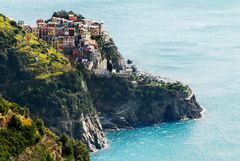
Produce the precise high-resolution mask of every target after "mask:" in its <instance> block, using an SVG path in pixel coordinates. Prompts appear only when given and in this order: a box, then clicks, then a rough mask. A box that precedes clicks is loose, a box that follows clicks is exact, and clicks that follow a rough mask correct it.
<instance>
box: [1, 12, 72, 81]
mask: <svg viewBox="0 0 240 161" xmlns="http://www.w3.org/2000/svg"><path fill="white" fill-rule="evenodd" d="M0 40H1V42H0V49H1V50H3V51H4V50H5V51H6V50H11V49H12V50H14V51H17V53H18V54H24V56H26V57H27V59H28V61H27V63H26V64H25V66H24V67H25V68H24V70H26V71H29V72H32V73H33V75H34V77H35V78H36V79H46V78H48V77H50V76H56V75H60V74H62V73H64V72H67V71H70V70H71V64H70V62H69V60H68V59H67V58H65V57H64V56H63V55H62V54H61V53H58V52H56V50H55V49H53V48H52V47H50V46H49V45H47V43H46V42H44V41H42V40H40V39H38V38H37V37H36V36H35V35H33V34H31V33H26V32H25V31H23V30H22V29H21V28H20V27H18V26H17V25H16V23H15V22H14V21H11V20H10V19H9V18H6V17H5V16H3V15H0ZM6 44H11V45H10V46H6ZM37 59H38V60H37Z"/></svg>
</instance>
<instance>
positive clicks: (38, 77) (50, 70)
mask: <svg viewBox="0 0 240 161" xmlns="http://www.w3.org/2000/svg"><path fill="white" fill-rule="evenodd" d="M81 71H82V69H79V70H78V69H77V68H76V67H75V66H74V65H73V64H71V62H70V60H69V59H68V58H66V57H64V56H63V55H62V54H61V53H58V52H56V51H55V50H54V49H53V48H52V47H50V46H49V45H48V44H47V43H46V42H44V41H41V40H39V39H38V38H36V37H35V36H34V35H33V34H30V33H26V32H25V31H23V30H22V29H21V27H19V26H17V25H16V22H14V21H11V20H10V19H8V18H6V17H5V16H2V15H0V82H1V83H0V95H2V96H3V97H4V98H7V99H8V100H11V101H14V102H17V103H19V104H21V105H23V106H27V107H29V110H30V112H31V116H32V117H39V118H42V119H43V120H44V122H45V124H46V126H47V127H48V128H50V129H51V130H52V131H54V132H55V133H56V134H58V135H61V134H63V133H66V134H68V135H70V136H71V137H74V138H75V139H82V140H84V141H85V143H86V144H88V145H89V148H90V150H91V151H95V150H96V149H101V148H103V147H105V146H106V142H105V140H104V139H105V137H104V133H103V131H102V129H101V125H100V124H99V122H98V118H97V117H98V116H97V115H96V110H95V108H94V106H93V104H92V100H91V97H90V94H89V91H88V88H87V85H86V82H85V78H84V77H83V75H82V72H81ZM86 126H87V127H86ZM88 126H89V127H88ZM85 132H86V133H87V134H85ZM88 139H90V140H88Z"/></svg>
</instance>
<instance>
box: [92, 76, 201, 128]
mask: <svg viewBox="0 0 240 161" xmlns="http://www.w3.org/2000/svg"><path fill="white" fill-rule="evenodd" d="M141 77H142V80H137V81H136V79H139V76H136V77H130V78H127V79H126V78H119V77H114V76H113V77H112V78H99V77H96V76H91V77H89V88H90V91H91V94H92V96H93V100H94V105H95V106H96V108H97V110H98V111H101V113H102V117H101V121H102V125H103V127H104V128H105V129H116V128H129V127H134V126H136V125H143V124H145V125H147V124H153V123H160V122H166V121H177V120H181V119H187V118H189V119H194V118H200V117H201V111H202V108H201V107H200V105H199V104H198V103H197V101H196V98H195V95H194V94H193V93H192V91H191V89H190V88H189V87H188V86H184V85H183V84H181V83H180V82H167V81H166V80H164V81H163V80H158V78H159V77H158V78H157V77H150V76H146V75H142V76H141Z"/></svg>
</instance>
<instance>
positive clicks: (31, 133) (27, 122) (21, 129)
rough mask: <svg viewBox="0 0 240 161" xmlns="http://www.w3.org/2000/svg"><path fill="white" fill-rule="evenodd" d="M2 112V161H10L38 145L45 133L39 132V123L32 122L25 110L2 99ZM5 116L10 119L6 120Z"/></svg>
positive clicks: (0, 130) (0, 121)
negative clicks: (29, 147)
mask: <svg viewBox="0 0 240 161" xmlns="http://www.w3.org/2000/svg"><path fill="white" fill-rule="evenodd" d="M9 110H10V111H9ZM0 111H1V114H2V115H3V116H1V117H0V118H1V120H0V124H1V125H4V124H5V126H1V128H0V142H1V144H0V158H1V159H0V160H9V159H10V157H11V156H14V157H16V156H17V155H19V154H20V153H21V152H23V151H24V150H25V149H26V148H27V147H28V146H32V145H34V144H37V143H38V142H39V140H40V139H41V137H42V135H43V133H40V132H39V129H38V127H37V126H36V123H37V121H36V122H35V121H33V122H32V121H31V119H30V118H29V116H28V115H27V114H28V113H27V112H25V111H26V110H25V108H22V107H21V106H19V105H17V104H15V103H10V102H8V101H6V100H4V99H2V98H0ZM2 112H3V113H2ZM12 112H13V113H12ZM8 113H12V114H8ZM7 114H8V116H7ZM22 114H25V116H23V115H22ZM4 115H5V117H9V119H4ZM11 115H12V117H11ZM42 128H44V127H42ZM41 130H43V129H41ZM41 134H42V135H41Z"/></svg>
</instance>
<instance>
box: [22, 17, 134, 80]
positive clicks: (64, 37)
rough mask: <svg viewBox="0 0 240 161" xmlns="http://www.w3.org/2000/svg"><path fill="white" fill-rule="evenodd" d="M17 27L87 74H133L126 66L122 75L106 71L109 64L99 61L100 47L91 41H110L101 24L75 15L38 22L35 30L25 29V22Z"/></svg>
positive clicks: (31, 28)
mask: <svg viewBox="0 0 240 161" xmlns="http://www.w3.org/2000/svg"><path fill="white" fill-rule="evenodd" d="M18 25H19V26H21V27H23V28H24V29H25V31H27V32H32V33H33V34H34V35H36V36H37V37H39V38H40V39H42V40H44V41H46V42H47V43H48V44H50V45H52V46H53V47H54V48H55V49H56V50H57V51H60V52H62V53H63V54H64V55H68V56H70V57H71V58H72V59H73V60H75V61H76V62H82V63H83V64H84V66H85V68H86V69H87V70H89V71H91V70H93V71H95V72H96V73H97V74H100V75H101V74H102V75H108V74H112V73H114V74H116V75H122V76H124V75H125V76H128V75H130V74H132V67H131V66H129V64H128V65H124V68H123V69H122V70H121V71H118V72H116V70H115V69H111V70H110V71H109V69H108V67H109V61H108V60H107V59H106V58H102V55H101V52H100V50H99V46H98V44H97V42H96V40H95V39H94V37H99V36H101V37H102V39H103V41H104V43H108V42H109V41H110V37H109V34H108V33H107V32H106V31H104V30H103V23H102V22H99V21H92V20H87V19H79V18H78V17H77V16H76V15H74V14H69V15H68V18H61V17H54V16H53V17H52V18H51V19H49V20H44V19H37V20H36V27H32V26H30V25H26V24H25V23H24V21H18ZM110 63H111V62H110ZM124 64H125V63H124Z"/></svg>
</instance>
